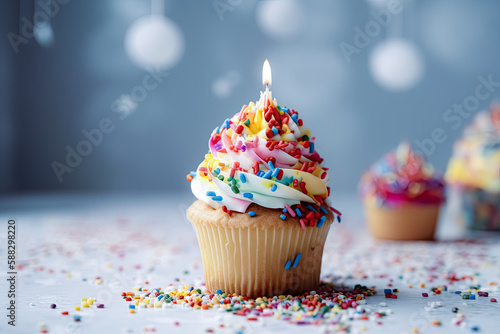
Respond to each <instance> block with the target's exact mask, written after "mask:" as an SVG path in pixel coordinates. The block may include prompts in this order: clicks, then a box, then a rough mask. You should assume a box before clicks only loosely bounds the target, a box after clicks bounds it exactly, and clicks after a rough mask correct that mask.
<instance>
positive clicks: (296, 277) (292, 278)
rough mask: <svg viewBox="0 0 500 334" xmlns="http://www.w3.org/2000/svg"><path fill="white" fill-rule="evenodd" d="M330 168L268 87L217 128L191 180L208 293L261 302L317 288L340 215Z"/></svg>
mask: <svg viewBox="0 0 500 334" xmlns="http://www.w3.org/2000/svg"><path fill="white" fill-rule="evenodd" d="M327 170H328V169H327V168H325V167H323V159H322V158H321V157H320V155H319V153H318V152H317V150H316V148H315V138H314V137H313V136H311V132H310V131H309V129H307V128H306V127H305V126H303V121H302V119H300V118H299V114H298V113H297V111H295V110H293V109H289V108H284V107H281V106H279V105H278V103H277V101H276V99H273V98H272V94H271V92H270V91H269V90H268V88H267V87H266V90H265V92H261V96H260V99H259V101H257V102H255V103H254V102H250V103H249V104H248V105H244V106H243V107H242V108H241V111H240V112H238V113H236V114H235V115H234V116H233V117H232V118H231V119H226V120H225V121H224V122H223V123H222V125H221V126H219V127H217V128H215V130H213V132H212V134H211V136H210V140H209V152H208V153H207V154H206V155H205V159H204V160H203V161H202V162H201V164H200V165H199V166H198V168H197V169H196V171H195V172H191V173H190V174H189V175H188V177H187V178H188V180H190V181H191V190H192V192H193V194H194V195H195V196H196V198H197V199H198V200H197V201H195V202H194V203H193V204H192V205H191V206H190V207H189V209H188V210H187V217H188V219H189V220H190V221H191V223H192V225H193V227H194V229H195V231H196V234H197V237H198V242H199V245H200V248H201V255H202V262H203V272H204V276H205V283H206V285H207V288H208V290H209V291H211V292H216V291H218V290H221V291H223V292H225V293H237V294H239V295H243V296H249V297H251V298H255V297H259V296H275V295H282V294H295V293H303V292H306V291H311V290H314V289H315V288H317V286H318V283H319V277H320V271H321V260H322V255H323V247H324V244H325V240H326V237H327V234H328V231H329V229H330V225H331V224H332V222H333V220H334V216H335V215H336V214H340V213H339V212H338V211H336V210H335V209H333V208H331V207H330V204H329V199H328V196H329V192H330V189H329V187H328V186H327V185H328V181H329V178H328V172H327ZM332 210H333V211H334V212H335V213H334V212H332Z"/></svg>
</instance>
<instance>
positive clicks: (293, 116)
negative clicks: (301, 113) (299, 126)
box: [292, 114, 299, 123]
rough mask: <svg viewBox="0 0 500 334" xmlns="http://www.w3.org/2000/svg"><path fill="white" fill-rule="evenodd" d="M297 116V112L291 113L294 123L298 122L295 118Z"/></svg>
mask: <svg viewBox="0 0 500 334" xmlns="http://www.w3.org/2000/svg"><path fill="white" fill-rule="evenodd" d="M297 118H298V116H297V114H293V115H292V119H293V121H294V122H295V123H298V122H299V121H298V120H297Z"/></svg>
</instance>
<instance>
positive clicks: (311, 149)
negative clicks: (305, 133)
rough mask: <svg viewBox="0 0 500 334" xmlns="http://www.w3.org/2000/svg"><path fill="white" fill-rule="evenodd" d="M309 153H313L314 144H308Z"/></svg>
mask: <svg viewBox="0 0 500 334" xmlns="http://www.w3.org/2000/svg"><path fill="white" fill-rule="evenodd" d="M309 151H310V152H311V153H314V143H313V142H310V143H309Z"/></svg>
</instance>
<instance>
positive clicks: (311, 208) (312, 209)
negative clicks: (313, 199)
mask: <svg viewBox="0 0 500 334" xmlns="http://www.w3.org/2000/svg"><path fill="white" fill-rule="evenodd" d="M306 208H307V209H308V210H310V211H312V212H314V213H316V212H318V211H316V210H314V208H313V207H312V206H311V205H308V206H306Z"/></svg>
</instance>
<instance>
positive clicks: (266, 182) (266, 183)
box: [262, 180, 274, 188]
mask: <svg viewBox="0 0 500 334" xmlns="http://www.w3.org/2000/svg"><path fill="white" fill-rule="evenodd" d="M273 184H274V181H270V180H265V181H262V185H263V186H264V187H266V188H271V187H272V186H273Z"/></svg>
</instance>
